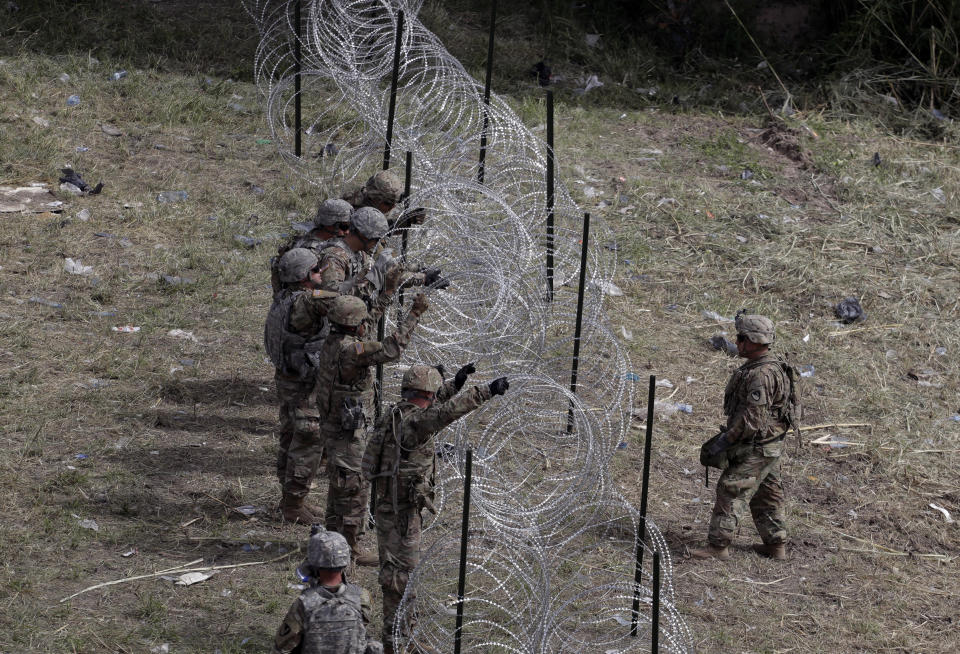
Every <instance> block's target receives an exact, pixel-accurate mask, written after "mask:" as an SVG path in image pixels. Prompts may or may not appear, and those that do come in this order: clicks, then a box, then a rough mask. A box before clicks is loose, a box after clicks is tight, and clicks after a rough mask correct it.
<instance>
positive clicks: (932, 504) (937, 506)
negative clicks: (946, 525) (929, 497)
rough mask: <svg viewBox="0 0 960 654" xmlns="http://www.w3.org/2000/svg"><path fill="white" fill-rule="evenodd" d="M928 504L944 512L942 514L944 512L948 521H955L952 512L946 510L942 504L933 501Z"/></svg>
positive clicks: (944, 516) (944, 517)
mask: <svg viewBox="0 0 960 654" xmlns="http://www.w3.org/2000/svg"><path fill="white" fill-rule="evenodd" d="M927 506H929V507H930V508H931V509H935V510H937V511H939V512H940V513H942V514H943V519H944V520H946V521H947V522H954V519H953V517H952V516H951V515H950V512H949V511H947V510H946V509H945V508H943V507H942V506H940V505H939V504H934V503H933V502H930V504H928V505H927Z"/></svg>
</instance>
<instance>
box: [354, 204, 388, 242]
mask: <svg viewBox="0 0 960 654" xmlns="http://www.w3.org/2000/svg"><path fill="white" fill-rule="evenodd" d="M350 228H351V229H352V230H353V231H355V232H357V233H358V234H360V235H361V236H363V237H364V238H383V237H384V236H386V234H387V230H388V229H389V228H390V226H389V225H388V224H387V217H386V216H384V215H383V213H382V212H381V211H379V210H378V209H374V208H373V207H362V208H360V209H357V210H356V211H354V212H353V215H352V216H350Z"/></svg>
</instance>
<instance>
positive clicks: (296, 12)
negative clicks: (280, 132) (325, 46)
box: [293, 0, 303, 157]
mask: <svg viewBox="0 0 960 654" xmlns="http://www.w3.org/2000/svg"><path fill="white" fill-rule="evenodd" d="M301 2H302V0H297V1H296V3H294V7H293V22H294V23H296V25H295V26H294V37H295V40H294V42H293V122H294V132H293V153H294V154H295V155H297V156H298V157H299V156H300V155H301V153H302V149H301V142H300V139H301V134H302V131H303V130H302V123H301V120H302V115H301V99H300V67H301V64H302V61H303V60H302V55H301V52H300V39H301V37H302V35H303V25H302V21H301V20H300V4H301Z"/></svg>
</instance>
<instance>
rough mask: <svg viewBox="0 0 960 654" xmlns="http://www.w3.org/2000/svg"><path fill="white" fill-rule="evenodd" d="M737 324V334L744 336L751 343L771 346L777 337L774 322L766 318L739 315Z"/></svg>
mask: <svg viewBox="0 0 960 654" xmlns="http://www.w3.org/2000/svg"><path fill="white" fill-rule="evenodd" d="M735 324H736V326H737V334H743V335H744V336H746V337H747V338H748V339H749V340H750V341H752V342H754V343H758V344H760V345H770V344H771V343H773V341H774V338H775V337H776V336H775V334H774V330H773V321H772V320H770V319H769V318H767V317H766V316H761V315H757V314H742V313H738V314H737V317H736V320H735Z"/></svg>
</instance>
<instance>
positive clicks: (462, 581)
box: [453, 447, 473, 654]
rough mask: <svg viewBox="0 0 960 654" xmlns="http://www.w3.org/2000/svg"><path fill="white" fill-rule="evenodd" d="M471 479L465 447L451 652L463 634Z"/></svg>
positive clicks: (469, 455)
mask: <svg viewBox="0 0 960 654" xmlns="http://www.w3.org/2000/svg"><path fill="white" fill-rule="evenodd" d="M472 480H473V448H469V447H468V448H467V463H466V466H465V468H464V480H463V524H462V526H461V528H460V577H459V578H458V579H457V626H456V628H455V629H454V631H453V654H460V639H461V637H462V635H463V596H464V592H465V590H466V585H467V536H468V531H469V527H470V484H471V481H472Z"/></svg>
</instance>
